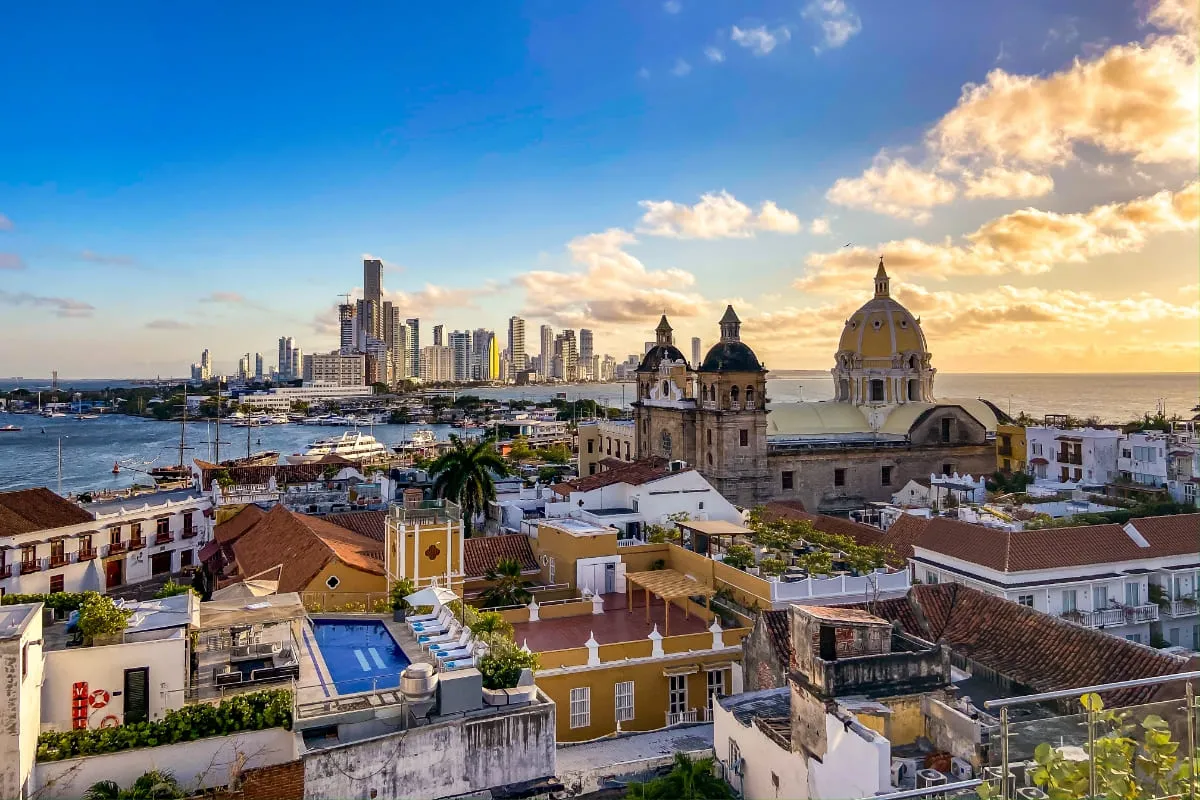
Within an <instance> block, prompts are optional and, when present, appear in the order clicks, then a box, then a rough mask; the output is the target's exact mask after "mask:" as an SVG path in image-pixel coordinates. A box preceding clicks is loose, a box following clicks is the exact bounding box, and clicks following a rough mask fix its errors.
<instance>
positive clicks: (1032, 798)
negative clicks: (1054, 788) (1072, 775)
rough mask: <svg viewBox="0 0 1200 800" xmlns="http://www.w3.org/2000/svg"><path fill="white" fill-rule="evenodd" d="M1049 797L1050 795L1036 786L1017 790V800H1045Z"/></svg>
mask: <svg viewBox="0 0 1200 800" xmlns="http://www.w3.org/2000/svg"><path fill="white" fill-rule="evenodd" d="M1049 797H1050V795H1048V794H1046V793H1045V792H1043V791H1042V790H1041V789H1039V788H1038V787H1036V786H1022V787H1021V788H1020V789H1017V798H1018V800H1047V798H1049Z"/></svg>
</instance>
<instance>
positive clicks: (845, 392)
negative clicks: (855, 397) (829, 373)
mask: <svg viewBox="0 0 1200 800" xmlns="http://www.w3.org/2000/svg"><path fill="white" fill-rule="evenodd" d="M838 399H839V400H849V399H850V381H848V380H846V379H845V378H838Z"/></svg>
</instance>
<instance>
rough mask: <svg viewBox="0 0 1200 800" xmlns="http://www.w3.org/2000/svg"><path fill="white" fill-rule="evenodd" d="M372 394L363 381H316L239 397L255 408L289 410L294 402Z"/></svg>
mask: <svg viewBox="0 0 1200 800" xmlns="http://www.w3.org/2000/svg"><path fill="white" fill-rule="evenodd" d="M372 394H374V390H373V389H372V388H371V387H370V386H364V385H363V384H361V383H360V384H357V385H354V386H343V385H341V384H339V383H329V382H316V381H314V382H312V383H305V384H304V385H303V386H277V387H275V388H272V389H264V390H262V391H257V392H246V393H245V394H243V395H241V396H240V397H239V398H238V399H239V401H240V402H242V403H245V404H246V405H248V406H250V407H251V408H254V409H262V410H264V411H288V410H290V409H291V407H292V404H293V403H299V402H303V403H309V404H313V403H324V402H327V401H329V400H342V399H349V398H355V397H370V396H371V395H372Z"/></svg>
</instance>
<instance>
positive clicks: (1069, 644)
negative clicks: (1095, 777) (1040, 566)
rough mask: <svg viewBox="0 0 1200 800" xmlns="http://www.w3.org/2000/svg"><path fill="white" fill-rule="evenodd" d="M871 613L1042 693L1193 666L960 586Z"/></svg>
mask: <svg viewBox="0 0 1200 800" xmlns="http://www.w3.org/2000/svg"><path fill="white" fill-rule="evenodd" d="M904 606H907V608H904ZM871 610H872V611H873V612H874V613H876V614H879V615H880V616H883V617H885V618H888V619H892V620H894V621H896V622H899V623H900V625H901V627H902V628H904V630H905V632H907V633H910V634H912V635H914V636H919V637H921V638H923V639H928V640H930V641H934V642H938V643H940V644H944V645H947V646H949V647H950V649H951V650H953V651H954V652H955V653H957V654H959V655H961V656H964V657H966V658H969V659H971V660H972V661H976V662H978V663H980V664H982V665H983V666H985V667H987V668H988V669H991V670H994V671H996V672H997V673H999V674H1000V675H1002V676H1004V677H1006V678H1009V679H1011V680H1013V681H1015V682H1017V683H1019V684H1021V685H1023V686H1025V687H1028V688H1030V689H1032V690H1034V691H1039V692H1048V691H1055V690H1058V689H1071V688H1076V687H1081V686H1090V685H1094V684H1101V683H1111V682H1114V681H1122V680H1130V679H1133V678H1147V677H1154V676H1158V675H1170V674H1174V673H1177V672H1183V671H1185V670H1186V669H1187V668H1188V661H1187V659H1184V658H1180V657H1179V656H1172V655H1167V654H1164V653H1160V652H1158V651H1157V650H1154V649H1153V648H1150V647H1146V646H1144V645H1139V644H1135V643H1133V642H1127V641H1125V640H1124V639H1119V638H1117V637H1115V636H1112V635H1110V634H1107V633H1104V632H1102V631H1097V630H1091V629H1089V628H1084V627H1082V626H1079V625H1075V624H1074V623H1071V622H1067V621H1066V620H1062V619H1059V618H1057V617H1054V616H1051V615H1049V614H1043V613H1042V612H1040V611H1035V610H1033V609H1031V608H1026V607H1025V606H1022V605H1020V604H1018V603H1014V602H1012V601H1011V600H1005V599H1004V598H1002V597H998V596H996V595H992V594H987V593H985V592H980V591H978V590H976V589H971V588H969V587H966V586H961V585H959V584H953V583H949V584H938V585H936V586H925V585H922V586H915V587H913V589H912V592H911V593H910V594H909V596H908V598H906V599H904V600H888V601H883V602H881V603H874V604H872V606H871ZM1158 691H1159V687H1140V688H1135V689H1124V690H1121V691H1118V692H1112V693H1108V694H1107V695H1106V697H1105V699H1106V701H1107V702H1109V703H1110V704H1114V705H1127V704H1131V703H1143V702H1147V701H1149V700H1150V699H1152V698H1153V697H1154V696H1155V695H1156V693H1157V692H1158Z"/></svg>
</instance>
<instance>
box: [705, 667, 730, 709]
mask: <svg viewBox="0 0 1200 800" xmlns="http://www.w3.org/2000/svg"><path fill="white" fill-rule="evenodd" d="M713 676H716V678H717V680H716V681H714V680H713ZM707 687H708V688H707V691H706V693H707V694H708V710H709V712H711V711H712V707H713V695H714V694H715V695H716V696H717V697H724V696H725V693H726V692H725V687H726V681H725V670H723V669H712V670H709V671H708V679H707Z"/></svg>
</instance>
